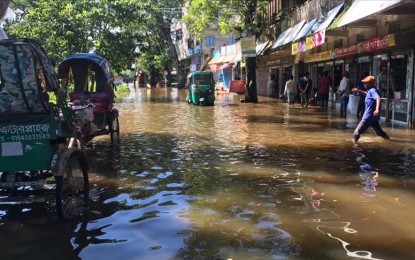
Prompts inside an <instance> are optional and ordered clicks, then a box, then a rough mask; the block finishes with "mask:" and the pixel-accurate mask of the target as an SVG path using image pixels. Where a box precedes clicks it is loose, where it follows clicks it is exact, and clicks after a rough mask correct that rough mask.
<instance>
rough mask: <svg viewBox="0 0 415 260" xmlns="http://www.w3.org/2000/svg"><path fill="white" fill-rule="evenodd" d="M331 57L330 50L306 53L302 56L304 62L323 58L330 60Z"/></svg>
mask: <svg viewBox="0 0 415 260" xmlns="http://www.w3.org/2000/svg"><path fill="white" fill-rule="evenodd" d="M331 58H332V51H325V52H320V53H315V54H311V55H307V56H306V57H305V58H304V62H305V63H309V62H317V61H323V60H330V59H331Z"/></svg>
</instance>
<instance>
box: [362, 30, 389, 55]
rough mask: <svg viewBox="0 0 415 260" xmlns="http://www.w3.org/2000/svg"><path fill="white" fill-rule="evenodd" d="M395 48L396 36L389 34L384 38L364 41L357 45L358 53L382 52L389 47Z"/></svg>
mask: <svg viewBox="0 0 415 260" xmlns="http://www.w3.org/2000/svg"><path fill="white" fill-rule="evenodd" d="M393 46H395V35H394V34H388V35H385V36H382V37H376V38H373V39H370V40H367V41H363V42H360V43H358V44H357V52H358V53H362V52H371V51H375V50H381V49H385V48H388V47H393Z"/></svg>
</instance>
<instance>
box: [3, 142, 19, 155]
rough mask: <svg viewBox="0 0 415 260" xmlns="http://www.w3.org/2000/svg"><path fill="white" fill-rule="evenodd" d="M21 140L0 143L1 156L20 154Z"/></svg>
mask: <svg viewBox="0 0 415 260" xmlns="http://www.w3.org/2000/svg"><path fill="white" fill-rule="evenodd" d="M22 155H23V144H22V142H5V143H2V144H1V156H3V157H6V156H22Z"/></svg>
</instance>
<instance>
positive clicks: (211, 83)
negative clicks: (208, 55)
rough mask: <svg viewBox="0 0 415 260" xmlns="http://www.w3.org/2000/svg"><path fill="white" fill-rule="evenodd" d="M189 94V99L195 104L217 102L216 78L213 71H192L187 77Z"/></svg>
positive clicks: (211, 104)
mask: <svg viewBox="0 0 415 260" xmlns="http://www.w3.org/2000/svg"><path fill="white" fill-rule="evenodd" d="M187 85H188V87H189V94H188V96H187V98H186V99H187V101H188V102H189V103H193V104H195V105H202V106H213V105H214V102H215V80H214V77H213V73H212V72H211V71H196V72H192V73H190V74H189V75H188V77H187Z"/></svg>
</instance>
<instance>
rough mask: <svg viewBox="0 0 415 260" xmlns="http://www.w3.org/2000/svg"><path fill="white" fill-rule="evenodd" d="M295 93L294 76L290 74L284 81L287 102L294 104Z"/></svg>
mask: <svg viewBox="0 0 415 260" xmlns="http://www.w3.org/2000/svg"><path fill="white" fill-rule="evenodd" d="M295 94H296V86H295V82H294V76H293V75H291V76H290V79H289V80H288V81H287V82H286V83H285V90H284V95H285V96H286V97H287V101H288V104H290V105H294V99H295Z"/></svg>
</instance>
